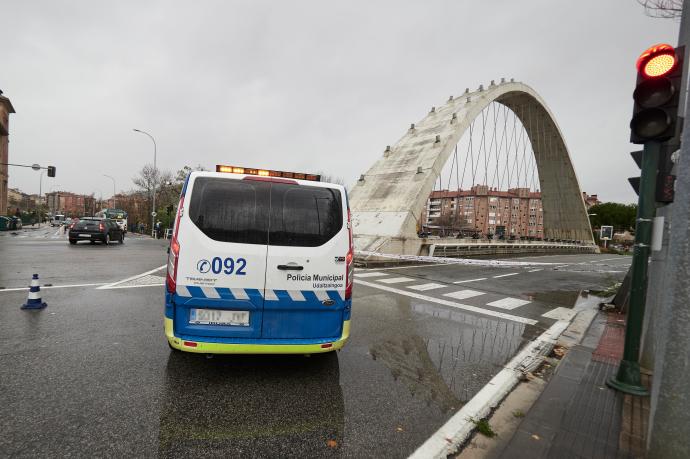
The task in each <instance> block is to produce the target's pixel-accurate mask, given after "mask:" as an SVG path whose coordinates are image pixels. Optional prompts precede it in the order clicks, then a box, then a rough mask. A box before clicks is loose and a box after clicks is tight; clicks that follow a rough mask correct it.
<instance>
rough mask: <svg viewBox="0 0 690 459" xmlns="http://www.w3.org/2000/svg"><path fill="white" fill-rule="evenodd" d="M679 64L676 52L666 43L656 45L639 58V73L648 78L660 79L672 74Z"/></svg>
mask: <svg viewBox="0 0 690 459" xmlns="http://www.w3.org/2000/svg"><path fill="white" fill-rule="evenodd" d="M677 63H678V58H677V57H676V50H675V49H674V48H673V46H671V45H667V44H665V43H663V44H659V45H654V46H652V47H650V48H648V49H647V50H646V51H645V52H643V53H642V54H640V57H638V58H637V71H638V72H640V73H641V74H642V75H643V76H645V77H646V78H659V77H663V76H666V75H668V74H669V73H671V72H672V71H673V70H674V69H675V67H676V64H677Z"/></svg>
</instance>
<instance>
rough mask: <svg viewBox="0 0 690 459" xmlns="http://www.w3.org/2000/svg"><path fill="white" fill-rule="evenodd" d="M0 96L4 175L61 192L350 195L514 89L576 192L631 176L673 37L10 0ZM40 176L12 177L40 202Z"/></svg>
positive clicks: (334, 12) (603, 27) (592, 6)
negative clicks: (185, 184)
mask: <svg viewBox="0 0 690 459" xmlns="http://www.w3.org/2000/svg"><path fill="white" fill-rule="evenodd" d="M0 9H1V10H2V17H3V34H2V42H3V46H2V49H3V51H2V57H1V58H0V62H1V64H0V89H2V90H3V91H4V92H5V94H4V95H5V96H7V97H9V98H10V99H11V101H12V103H13V105H14V107H15V109H16V111H17V113H16V114H14V115H12V117H11V119H10V123H11V125H10V142H11V143H10V162H19V163H29V164H31V163H40V164H42V165H48V164H51V165H55V166H56V167H57V171H58V176H57V177H55V178H51V179H48V178H46V177H44V179H43V192H47V191H51V190H53V189H60V190H66V191H74V192H79V193H95V195H96V196H99V195H101V194H102V195H103V196H104V197H106V196H110V195H111V194H112V189H113V187H112V182H111V181H110V180H109V179H108V178H105V177H103V174H108V175H112V176H113V177H115V179H116V183H117V189H118V191H120V190H129V189H132V188H133V187H134V185H133V183H132V181H131V178H132V177H133V176H135V175H136V173H137V171H138V170H139V169H140V168H141V167H142V166H143V165H144V164H145V163H151V162H152V161H153V147H152V143H151V141H150V140H149V139H148V138H147V137H145V136H144V135H141V134H138V133H135V132H133V131H132V128H139V129H142V130H146V131H148V132H150V133H151V134H152V135H153V136H154V137H155V139H156V142H157V144H158V167H160V168H162V169H167V170H171V171H175V170H177V169H180V168H181V167H182V166H184V165H197V164H201V165H203V166H205V167H206V168H213V167H214V166H215V164H218V163H226V164H238V165H245V166H256V167H266V168H275V169H286V170H305V171H319V170H320V171H326V172H328V173H331V174H334V175H337V176H341V177H343V178H344V179H345V181H346V182H347V183H348V184H350V183H353V182H354V180H356V177H358V176H359V174H361V173H364V172H365V171H366V170H367V169H368V168H369V167H370V165H371V164H373V162H374V161H375V160H376V159H377V158H378V157H379V156H380V155H381V153H382V151H383V149H384V148H385V146H386V145H390V144H393V143H395V141H397V140H398V139H399V138H400V137H401V136H402V135H403V134H404V133H405V131H406V129H407V128H408V127H409V124H410V123H412V122H416V121H418V120H419V119H421V118H423V117H424V116H425V115H426V113H427V112H428V110H429V108H430V107H431V106H432V105H440V104H442V103H443V102H444V101H446V100H447V99H448V96H449V95H451V94H459V93H461V92H462V91H464V89H465V87H471V88H476V87H477V86H478V85H479V84H487V83H488V82H489V81H490V80H491V79H496V80H498V79H500V78H501V77H506V78H515V79H516V80H517V81H522V82H524V83H527V84H528V85H530V86H532V87H533V88H534V89H535V90H536V91H537V92H539V93H540V94H541V96H542V97H543V98H544V99H545V100H546V102H547V104H548V105H549V107H550V108H551V110H552V111H553V113H554V114H555V116H556V118H557V122H558V123H559V125H560V127H561V129H562V131H563V133H564V136H565V140H566V143H567V144H568V146H569V149H570V154H571V157H572V159H573V162H574V165H575V170H576V172H577V175H578V177H579V180H580V184H581V186H582V189H583V190H584V191H587V192H589V193H598V194H599V196H600V199H603V200H605V201H619V202H632V201H633V200H635V199H636V197H635V195H634V193H633V192H632V190H631V188H630V186H629V184H628V182H627V180H626V179H627V177H629V176H633V175H637V174H638V171H637V169H636V166H635V165H634V162H633V161H632V159H631V158H630V156H629V154H628V153H629V152H630V151H632V150H633V149H634V146H633V145H631V144H629V143H628V137H629V130H628V122H629V119H630V115H631V112H632V99H631V94H632V89H633V87H634V84H635V69H634V63H635V59H636V58H637V56H638V55H639V53H640V52H641V51H642V50H644V49H645V48H646V47H647V46H649V45H651V44H654V43H658V42H669V43H672V44H673V43H675V42H676V39H677V33H678V23H677V22H676V21H673V20H668V19H653V18H649V17H647V16H646V15H645V13H644V10H643V8H642V7H641V6H639V5H638V3H637V2H636V1H635V0H616V1H600V0H589V1H578V2H572V1H554V0H550V1H546V0H544V1H519V2H518V1H482V2H476V1H459V0H451V1H429V0H426V1H423V2H422V1H416V2H412V1H410V2H402V1H385V2H384V1H365V0H363V1H349V2H337V3H336V2H328V1H323V0H321V1H291V2H288V1H279V0H274V1H272V2H267V1H256V0H254V1H197V2H190V1H168V0H166V1H147V2H143V1H117V2H105V1H94V0H88V1H86V0H81V1H77V0H73V1H55V0H47V1H19V0H15V1H11V0H0ZM38 186H39V173H37V172H34V171H32V170H30V169H22V168H11V169H10V187H17V188H19V189H21V190H22V191H25V192H28V193H37V192H38Z"/></svg>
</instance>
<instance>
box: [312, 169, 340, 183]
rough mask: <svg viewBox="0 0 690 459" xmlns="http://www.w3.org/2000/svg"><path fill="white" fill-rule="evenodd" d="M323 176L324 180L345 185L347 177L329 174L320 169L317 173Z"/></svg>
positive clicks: (322, 179)
mask: <svg viewBox="0 0 690 459" xmlns="http://www.w3.org/2000/svg"><path fill="white" fill-rule="evenodd" d="M316 174H317V175H320V176H321V181H322V182H327V183H335V184H336V185H342V186H345V179H343V178H342V177H339V176H337V175H333V174H329V173H328V172H323V171H319V172H317V173H316Z"/></svg>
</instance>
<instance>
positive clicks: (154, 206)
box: [133, 129, 158, 231]
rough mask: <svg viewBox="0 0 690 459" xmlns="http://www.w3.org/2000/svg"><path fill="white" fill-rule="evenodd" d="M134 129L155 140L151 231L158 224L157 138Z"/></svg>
mask: <svg viewBox="0 0 690 459" xmlns="http://www.w3.org/2000/svg"><path fill="white" fill-rule="evenodd" d="M133 130H134V132H138V133H140V134H145V135H147V136H149V139H151V141H152V142H153V196H152V204H151V207H152V210H151V231H153V227H154V226H155V224H156V215H155V214H156V180H157V179H158V169H156V139H154V138H153V136H152V135H151V134H149V133H148V132H146V131H142V130H140V129H133Z"/></svg>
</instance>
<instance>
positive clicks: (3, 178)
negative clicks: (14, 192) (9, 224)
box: [0, 91, 14, 215]
mask: <svg viewBox="0 0 690 459" xmlns="http://www.w3.org/2000/svg"><path fill="white" fill-rule="evenodd" d="M10 113H14V107H12V102H10V100H9V99H8V98H7V97H4V96H3V95H2V91H0V215H6V214H7V182H8V180H9V172H8V166H3V165H2V163H8V162H9V134H10Z"/></svg>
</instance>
